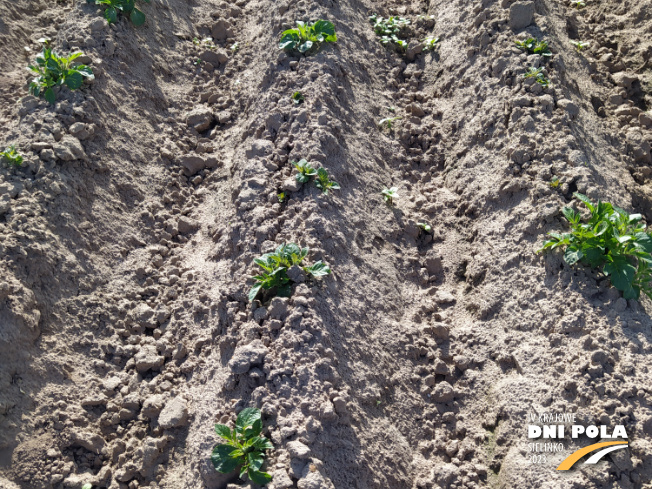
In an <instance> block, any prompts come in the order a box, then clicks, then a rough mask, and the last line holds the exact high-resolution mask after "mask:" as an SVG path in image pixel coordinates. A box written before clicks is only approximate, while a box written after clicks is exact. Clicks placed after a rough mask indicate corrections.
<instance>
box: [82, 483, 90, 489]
mask: <svg viewBox="0 0 652 489" xmlns="http://www.w3.org/2000/svg"><path fill="white" fill-rule="evenodd" d="M82 489H93V484H88V483H86V484H84V485H83V486H82Z"/></svg>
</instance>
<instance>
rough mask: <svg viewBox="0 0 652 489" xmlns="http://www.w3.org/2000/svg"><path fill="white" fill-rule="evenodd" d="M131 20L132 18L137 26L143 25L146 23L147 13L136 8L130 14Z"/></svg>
mask: <svg viewBox="0 0 652 489" xmlns="http://www.w3.org/2000/svg"><path fill="white" fill-rule="evenodd" d="M129 20H131V22H132V24H134V25H135V26H136V27H138V26H141V25H143V24H144V23H145V14H144V13H142V12H141V11H140V10H138V9H137V8H134V9H133V10H132V11H131V13H130V14H129Z"/></svg>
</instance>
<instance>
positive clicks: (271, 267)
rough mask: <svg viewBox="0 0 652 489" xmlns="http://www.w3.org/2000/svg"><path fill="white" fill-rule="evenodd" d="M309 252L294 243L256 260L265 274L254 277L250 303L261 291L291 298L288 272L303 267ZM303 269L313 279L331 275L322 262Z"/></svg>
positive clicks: (284, 245) (282, 246)
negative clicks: (292, 268) (290, 269)
mask: <svg viewBox="0 0 652 489" xmlns="http://www.w3.org/2000/svg"><path fill="white" fill-rule="evenodd" d="M308 251H310V250H309V249H308V248H307V247H306V248H300V247H299V246H298V245H296V244H294V243H287V244H282V245H280V246H279V247H278V248H276V250H275V251H274V252H273V253H265V254H264V255H262V256H261V257H259V258H256V259H254V263H255V264H256V265H258V266H259V267H260V268H262V269H263V272H262V273H261V274H260V275H256V276H254V280H255V281H256V282H255V284H254V286H253V287H252V288H251V290H250V291H249V301H251V302H253V301H254V299H255V298H256V296H257V295H258V292H260V289H264V290H266V291H268V292H269V293H270V294H271V295H278V296H279V297H290V294H291V292H292V290H291V284H290V278H289V277H288V275H287V271H288V269H289V268H291V267H293V266H295V265H297V266H301V262H302V261H303V259H304V258H305V257H306V255H308ZM302 268H303V270H304V271H305V272H306V273H308V274H309V275H310V276H312V277H321V276H324V275H328V274H329V273H331V269H330V268H329V267H328V265H326V264H325V263H324V262H322V261H321V260H319V261H318V262H316V263H315V264H313V265H311V266H305V267H302Z"/></svg>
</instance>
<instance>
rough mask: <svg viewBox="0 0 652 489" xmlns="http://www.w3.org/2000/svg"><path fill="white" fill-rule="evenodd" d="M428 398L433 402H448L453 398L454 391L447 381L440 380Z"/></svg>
mask: <svg viewBox="0 0 652 489" xmlns="http://www.w3.org/2000/svg"><path fill="white" fill-rule="evenodd" d="M430 398H431V399H432V400H433V401H434V402H449V401H452V400H453V399H454V398H455V391H454V390H453V386H451V385H450V384H449V383H448V382H445V381H444V382H440V383H439V384H437V385H436V386H435V388H434V389H433V390H432V394H431V397H430Z"/></svg>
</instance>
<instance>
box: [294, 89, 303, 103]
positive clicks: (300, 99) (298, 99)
mask: <svg viewBox="0 0 652 489" xmlns="http://www.w3.org/2000/svg"><path fill="white" fill-rule="evenodd" d="M292 101H293V102H294V103H295V105H299V104H302V103H303V102H304V101H305V99H304V97H303V94H302V93H301V92H294V93H293V94H292Z"/></svg>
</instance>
